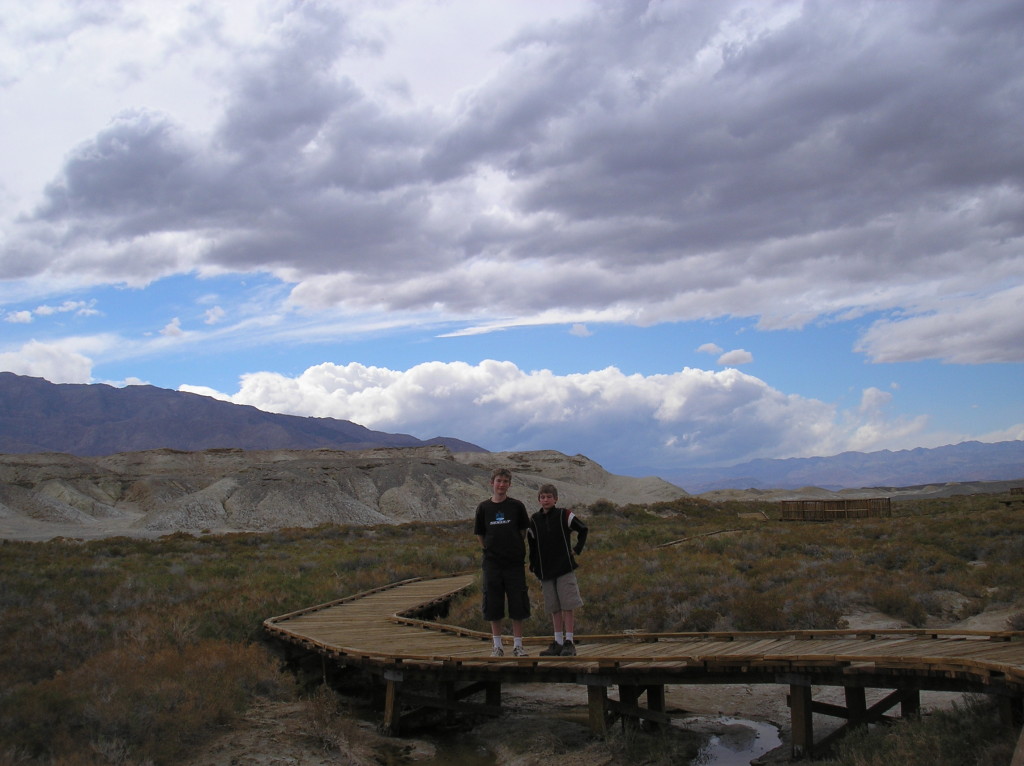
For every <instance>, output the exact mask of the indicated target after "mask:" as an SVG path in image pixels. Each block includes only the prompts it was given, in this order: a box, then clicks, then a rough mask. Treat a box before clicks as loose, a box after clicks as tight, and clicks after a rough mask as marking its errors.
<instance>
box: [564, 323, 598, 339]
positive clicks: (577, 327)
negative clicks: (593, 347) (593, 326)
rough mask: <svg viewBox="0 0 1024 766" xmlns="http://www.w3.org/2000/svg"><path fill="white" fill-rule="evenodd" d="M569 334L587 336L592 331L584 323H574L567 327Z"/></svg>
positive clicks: (578, 336) (579, 336)
mask: <svg viewBox="0 0 1024 766" xmlns="http://www.w3.org/2000/svg"><path fill="white" fill-rule="evenodd" d="M569 334H570V335H575V336H576V337H577V338H589V337H590V336H591V335H593V334H594V333H593V332H591V331H590V328H589V327H587V326H586V325H585V324H582V323H576V324H574V325H573V326H572V327H571V328H570V329H569Z"/></svg>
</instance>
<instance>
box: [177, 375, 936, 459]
mask: <svg viewBox="0 0 1024 766" xmlns="http://www.w3.org/2000/svg"><path fill="white" fill-rule="evenodd" d="M181 390H184V391H191V392H193V393H201V394H204V395H207V396H217V397H218V398H221V399H225V400H227V401H231V402H234V403H236V404H248V405H252V406H254V407H258V408H260V409H263V410H267V411H271V412H280V413H288V414H298V415H306V416H314V417H332V418H339V419H343V420H351V421H354V422H356V423H360V424H362V425H365V426H367V427H369V428H373V429H376V430H383V431H396V430H400V431H402V432H406V433H413V434H415V435H417V436H419V437H420V438H430V437H433V436H439V435H445V436H448V435H455V434H457V435H458V437H459V438H462V439H466V440H468V441H471V442H474V443H476V444H479V445H480V446H482V447H484V448H486V449H491V450H500V451H504V450H529V449H556V450H561V451H564V452H568V453H569V454H574V453H576V452H578V451H579V445H581V444H584V445H587V448H586V449H587V456H588V457H590V458H592V459H594V460H597V461H598V462H599V463H601V464H602V465H605V466H606V467H610V470H616V471H620V472H624V473H629V472H637V471H641V472H642V471H652V470H654V471H659V472H662V473H663V474H664V473H670V472H671V470H672V469H673V468H679V467H682V466H694V465H702V464H714V463H732V462H741V461H743V460H749V459H753V458H756V457H764V456H772V457H788V456H808V455H816V454H834V453H836V452H840V451H843V450H845V449H851V448H853V447H852V445H854V444H855V445H856V448H857V449H865V450H867V449H870V448H871V447H872V445H877V444H889V443H890V442H889V441H887V439H888V438H889V437H890V436H891V432H898V433H899V434H900V435H901V437H902V436H907V435H910V434H912V433H917V432H919V431H920V430H921V428H923V425H924V422H923V421H921V420H913V421H903V420H900V419H898V418H894V419H887V418H886V417H885V416H884V413H883V411H882V410H883V405H884V404H885V403H886V402H887V401H888V399H886V397H889V398H891V396H892V394H888V393H883V392H880V391H878V390H877V389H875V390H872V391H871V392H869V393H866V394H865V402H866V404H865V406H864V407H862V408H861V409H860V410H856V411H850V412H842V411H838V410H837V409H836V408H835V407H834V406H832V405H829V404H826V403H823V402H820V401H816V400H814V399H807V398H803V397H799V396H794V395H786V394H783V393H781V392H780V391H778V390H776V389H773V388H771V387H770V386H768V385H767V384H765V383H764V382H763V381H761V380H759V379H758V378H755V377H753V376H750V375H745V374H743V373H741V372H739V371H737V370H735V369H727V370H723V371H721V372H709V371H705V370H698V369H690V368H687V369H683V370H681V371H679V372H675V373H672V374H667V375H650V376H643V375H626V374H624V373H622V372H621V371H620V370H618V369H617V368H615V367H608V368H606V369H602V370H594V371H591V372H587V373H582V374H570V375H555V374H553V373H552V372H550V371H548V370H538V371H532V372H526V371H523V370H521V369H519V368H518V367H517V366H516V365H515V364H512V363H511V362H501V361H495V360H487V361H484V362H481V363H480V364H477V365H470V364H466V363H463V362H451V363H441V362H431V363H426V364H419V365H416V366H414V367H412V368H410V369H408V370H405V371H398V370H391V369H387V368H382V367H371V366H364V365H361V364H357V363H351V364H347V365H335V364H328V363H325V364H320V365H317V366H315V367H310V368H309V369H307V370H306V371H305V372H303V373H302V374H300V375H298V376H296V377H294V378H292V377H287V376H284V375H280V374H276V373H269V372H261V373H251V374H248V375H245V376H243V378H242V381H241V386H240V388H239V390H238V392H237V393H234V394H224V393H218V392H216V391H214V390H212V389H210V388H208V387H196V386H181Z"/></svg>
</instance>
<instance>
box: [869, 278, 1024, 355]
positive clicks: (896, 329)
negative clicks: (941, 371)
mask: <svg viewBox="0 0 1024 766" xmlns="http://www.w3.org/2000/svg"><path fill="white" fill-rule="evenodd" d="M857 350H859V351H862V352H863V353H865V354H867V355H868V356H869V357H870V358H871V360H872V361H875V362H905V361H912V360H915V359H942V360H945V361H948V362H956V363H959V364H985V363H989V362H1024V285H1020V286H1017V287H1013V288H1010V289H1007V290H1001V291H999V292H996V293H993V294H991V295H989V296H987V297H986V298H984V299H979V298H977V297H971V298H956V299H948V300H946V301H942V302H941V304H940V303H936V304H935V305H934V307H933V309H932V310H931V311H928V312H926V313H922V314H920V315H917V316H914V315H911V316H905V317H898V318H895V319H881V320H879V321H877V322H875V323H874V324H873V325H872V326H871V328H870V329H869V330H868V331H867V332H866V333H864V335H863V337H862V338H861V339H860V341H859V342H858V344H857Z"/></svg>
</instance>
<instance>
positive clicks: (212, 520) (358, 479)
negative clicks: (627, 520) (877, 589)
mask: <svg viewBox="0 0 1024 766" xmlns="http://www.w3.org/2000/svg"><path fill="white" fill-rule="evenodd" d="M496 466H506V467H508V468H510V469H511V470H512V471H513V472H514V475H515V479H514V483H513V491H512V493H511V494H512V495H513V496H517V497H519V498H520V499H522V500H523V501H524V502H526V503H527V506H528V507H533V505H534V501H535V498H536V492H537V488H538V487H539V486H540V485H541V484H544V483H548V482H550V483H553V484H555V485H556V486H557V487H558V488H559V493H560V495H561V498H562V500H563V501H564V504H568V505H588V504H590V503H593V502H594V501H596V500H599V499H606V500H610V501H611V502H613V503H616V504H626V503H647V502H655V501H659V500H673V499H675V498H678V497H681V496H683V495H685V494H686V493H685V492H684V491H683V490H681V489H680V488H679V487H675V486H673V485H671V484H669V483H667V482H664V481H662V480H660V479H653V478H651V479H637V478H632V477H624V476H614V475H612V474H610V473H608V472H607V471H605V470H604V469H603V468H601V466H599V465H598V464H597V463H594V462H593V461H591V460H588V459H587V458H585V457H583V456H581V455H577V456H575V457H568V456H566V455H562V454H561V453H558V452H550V451H545V452H516V453H488V452H460V453H453V452H451V451H450V450H449V449H447V448H446V447H442V446H434V447H414V448H380V449H373V450H361V451H342V450H331V449H319V450H267V451H246V450H241V449H212V450H204V451H200V452H183V451H177V450H170V449H159V450H150V451H144V452H129V453H119V454H116V455H108V456H103V457H91V458H90V457H75V456H72V455H66V454H60V453H52V452H49V453H38V454H28V455H0V537H3V538H10V539H49V538H53V537H58V536H65V537H81V538H88V537H104V536H111V535H133V536H158V535H162V534H169V533H172V532H179V531H184V532H189V533H205V532H209V533H224V532H237V531H265V530H272V529H280V528H285V527H315V526H319V525H321V524H357V525H372V524H399V523H406V522H411V521H438V520H457V519H469V518H472V515H473V512H474V510H475V508H476V505H477V503H479V502H480V500H482V499H484V498H485V497H487V495H488V493H489V489H488V480H489V477H490V473H491V470H492V469H493V468H494V467H496Z"/></svg>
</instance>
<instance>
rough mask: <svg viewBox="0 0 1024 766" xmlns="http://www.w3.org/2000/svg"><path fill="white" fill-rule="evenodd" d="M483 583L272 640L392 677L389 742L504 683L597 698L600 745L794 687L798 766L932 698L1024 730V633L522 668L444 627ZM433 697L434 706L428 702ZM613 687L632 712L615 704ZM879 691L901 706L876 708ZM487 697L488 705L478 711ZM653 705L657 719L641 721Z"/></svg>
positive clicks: (712, 644)
mask: <svg viewBox="0 0 1024 766" xmlns="http://www.w3.org/2000/svg"><path fill="white" fill-rule="evenodd" d="M475 582H476V575H475V574H460V575H453V576H450V577H441V578H432V579H416V580H408V581H405V582H401V583H395V584H393V585H389V586H385V587H383V588H379V589H376V590H373V591H368V592H366V593H361V594H358V595H355V596H351V597H349V598H345V599H340V600H338V601H334V602H331V603H328V604H321V605H318V606H314V607H309V608H307V609H303V610H300V611H297V612H292V613H290V614H286V615H281V616H279V617H272V618H269V619H267V620H266V621H265V622H264V627H265V629H266V630H267V631H268V632H269V633H270V634H271V635H273V636H275V637H276V638H278V639H279V640H280V641H281V642H283V645H284V646H285V647H287V648H289V649H290V650H291V651H292V652H312V653H315V654H317V655H319V656H321V657H322V658H324V659H325V660H329V661H333V662H336V663H338V664H340V665H343V666H346V667H355V668H361V669H363V670H365V671H368V672H369V673H370V674H372V675H374V676H377V677H379V678H380V679H381V680H382V681H383V683H384V684H385V687H386V703H385V711H384V723H383V727H384V729H385V730H388V731H397V730H398V729H399V726H400V724H401V722H402V720H403V708H408V707H416V708H418V707H424V706H426V707H429V708H435V709H439V710H444V711H447V712H448V713H449V714H453V713H455V712H460V711H461V712H470V713H474V714H491V715H494V714H498V713H500V711H501V692H500V690H501V684H502V683H537V682H549V683H572V684H579V685H582V686H585V687H586V688H587V693H588V705H589V710H590V723H591V727H592V728H593V729H594V730H595V731H596V732H603V731H605V730H606V727H607V725H608V723H609V722H610V721H611V720H612V719H614V718H615V717H616V716H618V717H622V718H623V720H624V721H638V720H646V721H647V722H648V723H651V724H654V725H656V724H660V723H667V722H668V721H670V720H671V717H670V715H669V714H668V712H666V710H665V704H664V687H665V685H668V684H716V683H729V684H760V683H770V684H785V685H787V686H788V687H789V700H790V709H791V723H792V731H793V752H794V755H796V756H800V755H803V754H806V753H810V752H811V751H812V750H813V749H814V748H816V747H820V746H823V745H824V744H826V743H825V741H824V740H823V741H821V742H818V743H815V742H814V739H813V725H812V715H813V714H814V713H823V714H826V715H832V716H838V717H841V718H844V719H846V721H847V723H846V725H845V726H844V727H841V728H840V730H839V731H838V732H837V733H836V734H835V735H833V736H841V734H842V733H843V732H844V731H845V730H846V729H847V728H849V727H852V726H859V725H864V724H866V723H870V722H874V721H878V720H881V719H882V718H884V717H885V715H886V713H887V712H888V711H889V710H891V709H892V708H893V707H895V706H896V705H899V706H900V707H901V710H902V714H903V715H911V714H915V713H916V712H917V709H918V706H919V693H920V691H922V690H933V691H957V692H979V693H986V694H991V695H994V696H995V697H997V698H998V699H999V700H1000V702H1001V705H1002V707H1001V709H1002V710H1003V712H1004V716H1005V718H1006V721H1007V723H1015V724H1019V723H1020V718H1021V710H1022V704H1021V700H1022V698H1024V633H1021V632H1011V631H1003V632H996V633H980V632H971V631H945V630H872V631H863V630H847V631H841V630H836V631H773V632H762V633H659V634H644V633H623V634H613V635H589V636H578V637H577V650H578V655H577V656H576V657H540V656H538V652H539V651H540V649H542V648H543V647H545V646H546V645H547V644H548V642H549V641H550V638H549V637H543V638H540V637H538V638H529V637H528V638H526V639H525V644H526V646H527V649H528V651H529V653H530V655H531V656H529V657H525V658H516V657H512V656H511V652H510V651H508V649H506V654H507V656H505V657H501V658H495V657H491V656H490V651H491V642H490V636H489V634H486V633H480V632H477V631H470V630H467V629H464V628H459V627H454V626H449V625H443V624H441V623H437V622H434V621H433V620H432V618H433V617H435V616H436V615H437V614H443V613H445V612H446V608H447V605H448V603H449V602H450V601H451V599H453V598H454V597H456V596H457V595H459V594H460V593H463V592H464V591H466V590H467V589H469V588H471V587H472V586H473V585H474V584H475ZM508 643H509V639H508V637H506V647H507V646H508ZM424 686H426V688H427V689H428V691H429V692H431V693H426V694H425V693H423V691H422V687H424ZM613 686H617V687H618V699H612V698H610V697H609V696H608V690H609V688H610V687H613ZM813 686H838V687H843V688H844V690H845V693H846V703H847V704H846V707H840V706H836V705H826V704H824V703H819V702H815V701H814V700H813V699H812V698H811V689H812V687H813ZM866 689H885V690H891V693H889V694H888V695H887V696H885V697H884V698H883V699H882V700H880V701H878V702H876V703H874V704H873V705H871V706H870V707H869V706H868V705H867V702H866V696H865V690H866ZM479 693H483V695H484V697H485V700H484V702H483V703H474V702H470V701H469V698H471V697H473V696H474V695H477V694H479ZM645 695H646V701H647V706H646V707H641V705H640V698H641V697H643V696H645ZM832 738H833V737H832V736H830V737H829V738H827V739H829V740H831V739H832Z"/></svg>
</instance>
